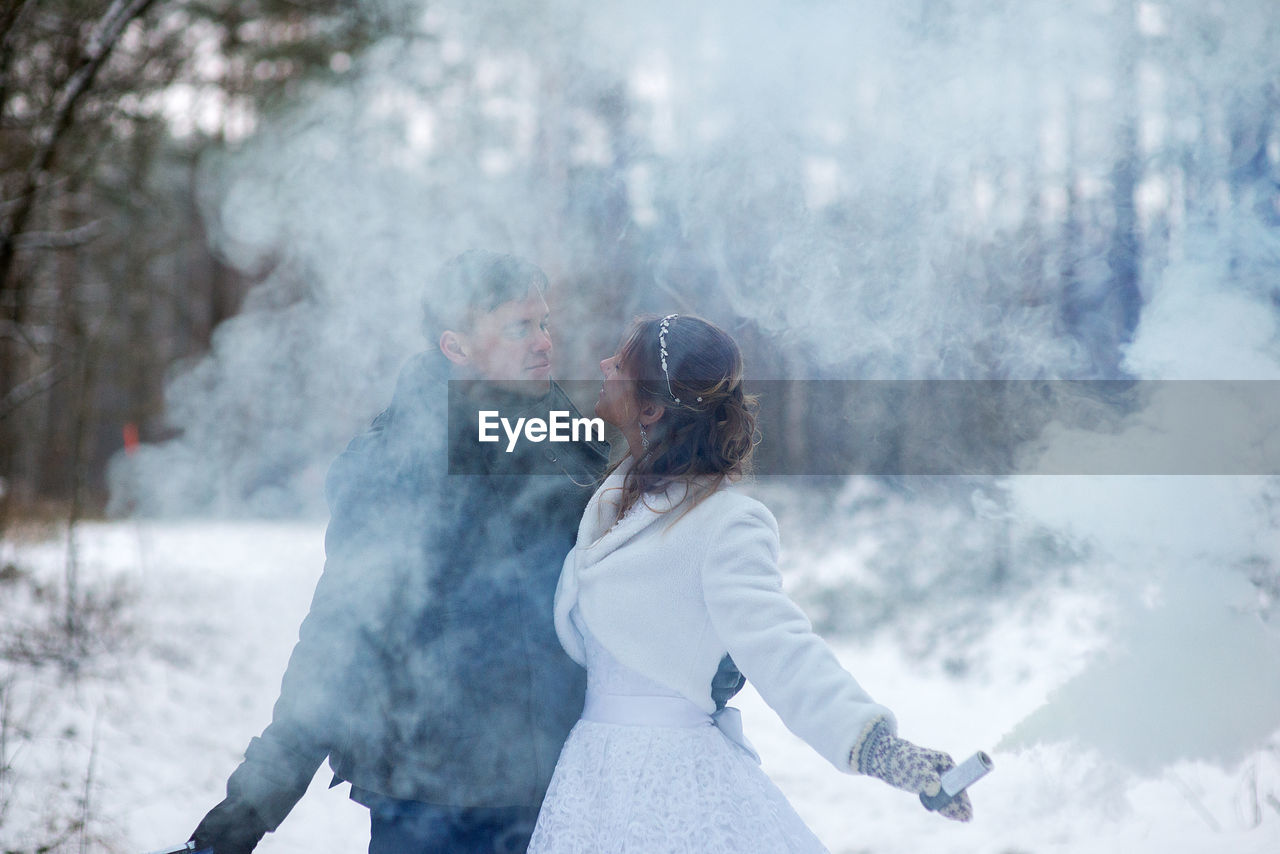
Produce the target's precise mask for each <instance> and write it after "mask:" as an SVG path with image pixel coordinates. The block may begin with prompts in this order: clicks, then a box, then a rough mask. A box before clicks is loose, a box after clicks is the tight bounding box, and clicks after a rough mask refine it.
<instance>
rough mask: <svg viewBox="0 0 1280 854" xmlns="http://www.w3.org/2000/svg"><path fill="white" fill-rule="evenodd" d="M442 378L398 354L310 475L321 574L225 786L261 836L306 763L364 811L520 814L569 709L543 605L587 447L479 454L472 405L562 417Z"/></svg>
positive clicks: (584, 488) (580, 677) (599, 459)
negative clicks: (380, 388)
mask: <svg viewBox="0 0 1280 854" xmlns="http://www.w3.org/2000/svg"><path fill="white" fill-rule="evenodd" d="M445 367H446V365H445V363H444V359H443V357H442V356H440V355H439V354H437V353H432V352H428V353H423V354H420V355H419V356H417V357H415V358H414V359H413V360H411V361H410V362H409V363H408V364H407V365H406V367H405V368H404V370H403V371H402V372H401V375H400V378H399V380H398V382H397V387H396V392H395V396H394V398H393V400H392V403H391V406H390V407H389V408H388V409H387V410H385V411H384V412H383V413H381V414H380V415H379V416H378V417H377V418H376V419H375V420H374V423H373V426H372V428H371V429H370V430H369V431H368V432H366V433H364V434H362V435H360V436H358V437H356V438H355V439H354V440H352V442H351V443H350V445H349V446H348V448H347V449H346V451H345V452H343V453H342V455H341V456H339V457H338V459H337V460H336V461H335V462H334V464H333V466H332V467H331V469H330V471H329V476H328V478H327V481H326V496H327V498H328V501H329V506H330V513H331V518H330V522H329V527H328V530H327V531H326V534H325V552H326V561H325V567H324V573H323V574H322V576H321V579H320V582H319V584H318V586H317V587H316V592H315V597H314V599H313V601H312V604H311V610H310V612H309V613H308V615H307V617H306V619H305V620H304V621H303V623H302V627H301V629H300V630H299V640H298V644H297V646H296V647H295V648H294V650H293V654H292V656H291V658H290V660H289V666H288V669H287V671H286V672H285V675H284V679H283V683H282V686H281V691H280V698H279V700H278V701H277V702H276V705H275V709H274V713H273V717H272V722H271V724H270V725H269V726H268V727H267V728H266V730H265V731H264V732H263V733H262V735H261V736H260V737H258V738H255V739H253V740H252V742H251V743H250V745H249V748H248V750H247V751H246V753H245V761H244V763H243V764H241V765H240V767H239V768H237V769H236V771H235V773H234V774H232V776H231V778H230V780H229V781H228V783H227V793H228V801H229V802H232V803H239V804H243V805H245V806H247V807H249V808H251V809H252V810H253V812H254V813H256V814H257V816H258V817H260V818H261V820H262V823H263V824H264V825H265V826H266V827H267V828H268V829H272V830H274V829H275V828H276V827H277V826H278V825H279V824H280V822H281V821H282V820H283V819H284V817H285V815H287V814H288V812H289V811H290V810H291V809H292V808H293V805H294V804H295V803H296V802H297V800H298V799H299V798H300V797H301V796H302V794H303V793H304V792H305V791H306V788H307V785H308V784H309V782H310V780H311V778H312V776H313V775H314V774H315V771H316V769H317V768H318V767H319V765H320V763H321V762H322V761H323V760H324V758H325V757H326V756H328V757H329V763H330V765H331V766H332V768H333V771H334V779H335V782H337V781H339V780H347V781H350V782H351V784H352V797H353V798H355V799H356V800H359V801H361V802H362V803H366V804H369V803H374V802H377V801H378V800H380V799H385V798H395V799H402V800H413V801H422V802H426V803H432V804H443V805H452V806H459V807H500V806H537V805H538V804H539V803H541V800H542V797H543V795H544V794H545V791H546V786H547V784H548V782H549V781H550V778H551V773H552V771H553V770H554V767H555V762H556V758H557V757H558V755H559V752H560V748H561V745H562V744H563V742H564V739H565V737H566V736H567V735H568V733H569V730H570V728H571V727H572V726H573V724H574V722H575V721H576V720H577V718H578V715H579V714H580V712H581V710H582V701H583V693H584V688H585V673H584V672H583V670H582V669H581V668H580V667H578V665H576V664H575V663H574V662H573V661H571V660H570V659H569V658H568V656H567V655H565V653H564V652H563V650H562V649H561V647H560V643H559V641H558V640H557V638H556V634H555V629H554V626H553V624H552V599H553V597H554V592H555V586H556V581H557V578H558V575H559V572H560V566H561V563H562V561H563V559H564V556H565V555H566V554H567V553H568V552H569V550H570V549H571V548H572V546H573V542H574V536H575V534H576V531H577V524H578V520H579V518H580V516H581V514H582V511H583V508H584V507H585V505H586V502H587V500H588V499H589V498H590V495H591V492H592V490H593V488H594V486H595V485H596V483H597V480H596V479H597V478H598V476H599V474H600V473H601V471H602V469H603V468H604V465H605V454H604V450H603V448H602V446H600V445H596V444H591V443H584V442H580V443H572V444H570V443H555V444H551V443H547V442H543V443H540V444H533V443H530V442H527V441H522V442H520V443H519V444H518V445H517V447H516V449H515V450H514V451H513V452H511V453H507V452H506V445H507V442H506V438H505V436H503V438H502V440H501V441H500V442H498V443H495V444H488V445H481V444H480V443H478V442H477V441H476V435H477V427H476V418H475V415H476V410H478V409H480V408H484V409H496V410H498V411H499V412H501V414H502V415H503V416H504V417H509V418H510V419H511V420H512V422H514V420H515V418H517V417H520V416H525V417H528V416H530V415H540V416H541V417H546V416H547V413H548V411H550V410H568V411H570V412H571V413H572V415H573V416H577V415H578V413H577V410H576V409H575V408H574V407H573V405H572V403H571V402H570V401H569V400H568V398H567V397H566V396H565V395H564V393H563V391H562V390H561V389H560V388H559V387H558V386H555V385H554V384H553V385H552V388H551V391H550V392H549V394H548V395H547V396H546V397H544V398H540V399H538V400H536V401H531V400H530V399H527V398H519V397H516V396H511V395H504V394H502V393H500V392H494V391H492V390H489V389H486V388H485V387H484V384H476V386H475V387H473V388H472V389H471V390H470V392H469V393H468V394H465V395H464V394H461V393H460V392H459V390H458V384H457V383H453V384H448V383H447V382H446V377H447V371H446V370H445ZM449 389H452V392H450V391H449ZM450 393H452V394H453V399H452V400H451V402H450V405H449V407H448V412H446V407H445V405H444V403H445V401H446V399H448V397H447V395H448V394H450ZM450 460H452V462H453V467H452V471H453V472H455V473H453V474H451V473H450V471H451V469H450V466H449V461H450ZM458 471H468V472H486V473H487V474H457V473H456V472H458Z"/></svg>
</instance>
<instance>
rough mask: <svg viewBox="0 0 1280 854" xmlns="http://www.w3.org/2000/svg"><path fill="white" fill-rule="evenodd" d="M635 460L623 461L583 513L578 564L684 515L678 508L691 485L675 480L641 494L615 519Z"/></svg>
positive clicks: (590, 561)
mask: <svg viewBox="0 0 1280 854" xmlns="http://www.w3.org/2000/svg"><path fill="white" fill-rule="evenodd" d="M633 462H634V461H633V460H632V458H631V457H628V458H627V459H625V460H623V461H622V463H621V464H620V465H619V466H618V467H617V469H615V470H614V472H613V473H612V474H611V475H609V477H607V478H606V479H605V481H604V483H602V484H601V485H600V488H599V489H597V490H596V493H595V495H593V496H592V497H591V502H590V503H589V504H588V505H587V510H586V512H585V513H583V514H582V523H581V525H579V527H578V548H577V551H578V562H579V566H581V567H588V566H591V565H592V564H594V563H597V562H599V561H600V560H602V559H603V558H604V557H606V556H607V555H609V554H611V553H612V552H613V551H614V550H616V549H617V548H618V547H619V546H621V545H623V544H624V543H626V542H627V541H629V540H631V539H632V538H633V537H635V536H636V535H637V534H639V533H640V532H641V531H643V530H645V529H646V528H648V527H650V526H651V525H655V524H663V525H666V524H669V523H670V522H672V521H674V520H675V519H677V518H678V517H679V516H680V515H681V514H680V511H679V510H677V509H676V508H677V507H678V506H679V505H680V503H681V502H683V501H684V499H685V497H686V496H687V495H688V494H689V487H688V485H687V484H684V483H674V484H672V485H671V486H669V487H667V489H666V490H665V491H663V492H660V493H651V494H648V495H644V496H642V497H641V499H640V500H639V501H637V502H636V503H635V505H633V506H632V507H631V509H630V510H628V511H627V515H626V516H624V517H622V518H621V519H618V520H617V521H616V522H615V521H614V519H615V518H616V516H617V506H618V505H617V498H618V497H619V496H620V495H621V494H622V483H623V479H624V478H626V476H627V472H628V471H630V470H631V466H632V464H633Z"/></svg>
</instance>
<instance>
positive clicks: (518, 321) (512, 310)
mask: <svg viewBox="0 0 1280 854" xmlns="http://www.w3.org/2000/svg"><path fill="white" fill-rule="evenodd" d="M549 316H550V314H549V312H548V310H547V301H546V300H545V299H543V298H542V294H541V293H539V292H538V289H537V288H534V287H530V288H529V293H528V294H527V295H526V296H525V298H524V299H521V300H511V301H510V302H504V303H501V304H499V305H498V306H497V307H496V308H494V310H493V311H491V312H488V313H487V314H481V315H479V316H477V317H476V319H475V321H474V323H473V324H472V326H471V329H470V330H469V331H467V332H465V333H462V332H460V333H456V335H457V341H458V344H459V347H460V349H461V351H462V353H463V355H464V360H463V361H459V360H458V359H457V358H454V357H453V356H450V359H451V360H452V361H454V362H455V363H456V364H459V365H460V366H462V367H463V369H464V370H465V372H466V373H467V374H469V375H470V376H472V377H474V378H475V379H479V380H487V381H489V382H493V383H495V384H496V385H497V386H499V387H500V388H503V389H505V390H507V391H512V392H515V393H517V394H523V395H527V396H529V397H540V396H542V395H544V394H546V393H547V389H548V388H549V387H550V380H551V334H550V333H549V332H548V331H547V320H548V318H549ZM447 334H448V333H446V335H447ZM446 355H448V353H447V352H446Z"/></svg>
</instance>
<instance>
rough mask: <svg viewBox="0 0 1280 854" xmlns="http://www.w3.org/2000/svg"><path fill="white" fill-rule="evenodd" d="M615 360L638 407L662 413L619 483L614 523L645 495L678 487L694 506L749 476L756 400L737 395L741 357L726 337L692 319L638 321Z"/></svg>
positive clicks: (754, 441)
mask: <svg viewBox="0 0 1280 854" xmlns="http://www.w3.org/2000/svg"><path fill="white" fill-rule="evenodd" d="M618 356H619V366H620V367H621V368H622V369H623V370H625V371H626V372H627V373H628V374H630V375H631V376H632V377H633V378H634V379H635V387H636V395H637V397H638V399H639V402H640V403H641V405H643V404H645V403H648V402H652V403H657V404H660V405H662V406H663V407H665V410H664V412H663V414H662V417H661V418H659V419H658V420H657V421H656V422H654V423H653V424H651V425H649V427H648V428H647V430H646V432H647V435H648V439H649V447H648V449H647V451H646V453H645V454H644V455H643V456H642V457H640V458H639V459H638V460H636V462H635V464H634V465H633V466H632V467H631V470H630V471H628V472H627V476H626V477H625V478H624V479H623V484H622V496H621V499H620V500H619V502H618V517H619V518H621V517H622V516H623V514H625V513H626V512H627V511H628V510H629V509H631V507H633V506H634V505H635V503H636V501H638V500H639V499H640V498H641V496H643V495H644V494H646V493H656V492H661V491H663V490H665V489H666V488H667V487H668V486H670V485H672V484H673V483H676V482H684V483H686V484H688V485H689V487H690V488H691V489H696V490H697V494H696V495H695V499H694V501H693V503H692V504H690V505H689V508H692V507H693V506H694V505H696V504H697V502H699V501H701V500H702V499H703V498H705V497H706V496H707V495H710V494H711V493H712V492H714V491H715V489H716V487H718V486H719V485H720V484H721V483H722V482H723V481H724V480H725V478H727V477H740V476H742V475H744V474H747V473H748V472H749V471H750V469H751V454H752V452H753V451H754V450H755V446H756V444H757V442H758V441H759V439H758V434H757V433H756V415H755V413H756V398H755V396H754V395H747V394H744V393H743V391H742V353H741V351H739V350H738V345H737V343H736V342H735V341H734V340H733V338H731V337H730V336H729V334H728V333H727V332H725V331H724V330H723V329H721V328H719V327H718V326H716V325H715V324H713V323H709V322H708V321H706V320H703V319H702V318H700V317H693V316H691V315H668V316H667V317H665V318H659V317H642V318H639V319H637V320H636V321H635V324H634V325H633V326H632V328H631V334H630V335H628V336H627V340H626V341H625V342H624V343H623V345H622V349H621V350H620V351H619V353H618ZM694 478H697V481H694ZM687 509H688V508H687Z"/></svg>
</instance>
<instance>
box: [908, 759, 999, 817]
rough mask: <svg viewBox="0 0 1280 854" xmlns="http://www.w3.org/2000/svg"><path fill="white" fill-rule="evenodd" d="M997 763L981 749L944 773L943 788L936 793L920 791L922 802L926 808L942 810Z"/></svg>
mask: <svg viewBox="0 0 1280 854" xmlns="http://www.w3.org/2000/svg"><path fill="white" fill-rule="evenodd" d="M994 767H995V763H994V762H992V761H991V757H990V756H988V755H987V754H985V753H983V752H982V751H981V750H979V751H978V752H977V753H975V754H973V755H972V756H970V757H969V758H968V759H966V760H965V761H964V762H961V763H960V764H959V765H957V766H956V767H954V768H952V769H951V770H950V771H948V772H946V773H945V774H943V775H942V789H941V790H940V791H939V792H938V794H936V795H932V796H930V795H926V794H925V793H924V792H921V793H920V803H922V804H924V807H925V809H929V810H940V809H942V808H943V807H945V806H946V805H947V804H949V803H951V802H952V801H953V800H955V798H956V797H957V796H958V795H959V794H960V793H961V792H963V791H964V790H965V789H967V788H969V787H970V786H972V785H973V784H974V783H976V782H977V781H978V780H981V779H982V778H983V777H985V776H987V774H989V773H990V772H991V769H992V768H994Z"/></svg>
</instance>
